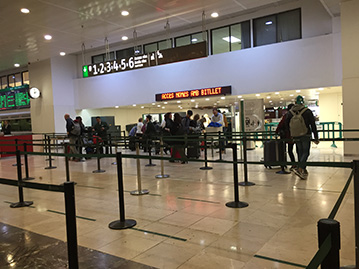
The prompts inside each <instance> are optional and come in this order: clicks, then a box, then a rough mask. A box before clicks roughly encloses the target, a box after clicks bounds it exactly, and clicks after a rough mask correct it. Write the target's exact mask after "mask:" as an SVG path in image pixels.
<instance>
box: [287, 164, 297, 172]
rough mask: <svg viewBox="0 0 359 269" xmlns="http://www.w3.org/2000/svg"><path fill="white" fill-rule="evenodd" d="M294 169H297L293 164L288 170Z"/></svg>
mask: <svg viewBox="0 0 359 269" xmlns="http://www.w3.org/2000/svg"><path fill="white" fill-rule="evenodd" d="M295 169H297V167H296V166H295V165H292V167H291V168H289V171H294V170H295Z"/></svg>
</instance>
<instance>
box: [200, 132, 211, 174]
mask: <svg viewBox="0 0 359 269" xmlns="http://www.w3.org/2000/svg"><path fill="white" fill-rule="evenodd" d="M207 160H208V156H207V134H206V133H204V166H203V167H200V168H199V169H201V170H212V169H213V167H209V166H208V162H207Z"/></svg>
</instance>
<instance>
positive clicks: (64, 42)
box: [0, 0, 339, 71]
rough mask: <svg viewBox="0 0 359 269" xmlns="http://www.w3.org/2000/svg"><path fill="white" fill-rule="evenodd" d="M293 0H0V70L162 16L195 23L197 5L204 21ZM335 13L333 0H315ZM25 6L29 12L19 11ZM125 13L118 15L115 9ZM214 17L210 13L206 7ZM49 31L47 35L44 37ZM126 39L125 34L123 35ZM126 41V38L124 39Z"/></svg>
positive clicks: (147, 27) (174, 24)
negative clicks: (213, 13)
mask: <svg viewBox="0 0 359 269" xmlns="http://www.w3.org/2000/svg"><path fill="white" fill-rule="evenodd" d="M291 1H294V0H220V1H219V0H74V1H68V0H67V1H65V0H26V1H25V0H11V4H10V0H3V1H1V2H0V31H1V34H2V39H1V41H0V71H2V70H7V69H11V68H13V67H14V64H15V63H19V64H20V66H26V65H27V63H28V62H34V61H38V60H43V59H47V58H50V57H53V56H57V55H59V52H61V51H63V52H66V53H67V54H69V53H77V52H80V51H81V46H82V44H83V43H84V44H85V47H86V49H90V48H97V47H100V46H104V40H105V37H107V38H108V41H109V43H110V44H112V43H118V42H121V38H122V36H124V35H126V36H128V37H132V35H133V31H134V29H136V31H137V33H138V37H139V38H140V37H141V36H142V37H143V36H148V35H155V34H156V33H158V34H159V33H161V34H163V33H164V32H165V30H164V26H165V24H166V20H167V19H168V20H169V23H170V27H171V29H182V28H190V26H191V25H194V24H198V23H201V21H202V15H201V14H202V11H205V12H206V14H207V19H208V21H213V20H219V19H223V18H226V17H231V16H234V14H236V15H237V14H241V12H243V13H244V12H248V11H250V10H253V9H259V8H261V7H264V6H268V5H277V4H280V3H285V2H291ZM319 1H320V2H321V3H322V4H323V6H326V9H327V10H329V11H330V12H332V13H333V14H336V13H337V12H338V7H339V0H319ZM21 8H28V9H29V10H30V13H29V14H23V13H21V12H20V9H21ZM123 10H127V11H129V13H130V14H129V15H128V16H126V17H124V16H121V11H123ZM214 11H215V12H218V13H219V14H220V16H219V18H216V19H214V18H211V17H210V14H211V13H212V12H214ZM45 34H50V35H52V37H53V38H52V40H51V41H46V40H45V39H44V35H45ZM126 42H131V40H129V41H126ZM129 44H130V43H129Z"/></svg>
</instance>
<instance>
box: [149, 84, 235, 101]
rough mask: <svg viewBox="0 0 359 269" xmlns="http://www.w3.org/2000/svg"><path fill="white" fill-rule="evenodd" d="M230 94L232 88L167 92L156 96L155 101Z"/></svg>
mask: <svg viewBox="0 0 359 269" xmlns="http://www.w3.org/2000/svg"><path fill="white" fill-rule="evenodd" d="M226 94H232V86H224V87H213V88H203V89H194V90H188V91H180V92H167V93H159V94H156V101H168V100H175V99H186V98H196V97H208V96H216V95H226Z"/></svg>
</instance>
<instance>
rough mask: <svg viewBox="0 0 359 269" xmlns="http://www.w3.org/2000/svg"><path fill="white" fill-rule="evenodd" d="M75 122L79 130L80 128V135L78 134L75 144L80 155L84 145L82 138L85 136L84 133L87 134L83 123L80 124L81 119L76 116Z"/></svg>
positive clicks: (83, 159)
mask: <svg viewBox="0 0 359 269" xmlns="http://www.w3.org/2000/svg"><path fill="white" fill-rule="evenodd" d="M75 121H77V122H78V123H79V125H80V128H81V133H80V136H79V139H78V141H77V144H78V147H77V150H78V152H79V153H80V154H82V148H83V145H84V136H85V133H87V130H86V127H85V125H84V123H83V122H82V117H80V116H77V117H76V120H75ZM75 121H74V122H75ZM81 161H85V158H81Z"/></svg>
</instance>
